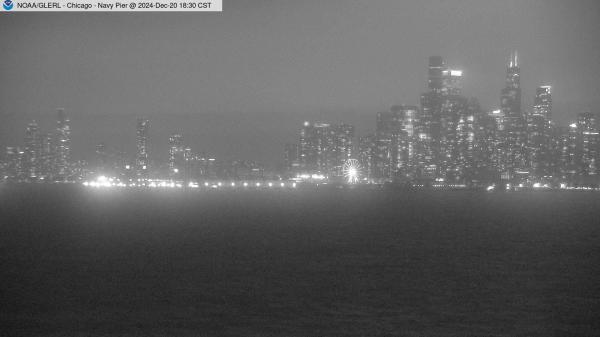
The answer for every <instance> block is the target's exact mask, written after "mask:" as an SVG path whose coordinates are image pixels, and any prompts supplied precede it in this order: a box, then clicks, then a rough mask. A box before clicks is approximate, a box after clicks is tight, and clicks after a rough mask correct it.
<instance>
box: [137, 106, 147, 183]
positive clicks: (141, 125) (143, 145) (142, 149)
mask: <svg viewBox="0 0 600 337" xmlns="http://www.w3.org/2000/svg"><path fill="white" fill-rule="evenodd" d="M149 123H150V122H149V121H148V120H147V119H145V118H138V119H137V128H136V143H137V154H136V160H135V165H136V173H137V177H138V179H147V178H148V172H149V170H150V164H149V162H148V127H149Z"/></svg>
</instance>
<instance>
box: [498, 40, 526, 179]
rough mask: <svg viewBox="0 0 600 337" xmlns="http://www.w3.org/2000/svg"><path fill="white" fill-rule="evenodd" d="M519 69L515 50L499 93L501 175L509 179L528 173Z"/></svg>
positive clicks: (521, 176)
mask: <svg viewBox="0 0 600 337" xmlns="http://www.w3.org/2000/svg"><path fill="white" fill-rule="evenodd" d="M520 74H521V70H520V68H519V60H518V55H517V52H516V51H515V52H514V53H513V54H511V57H510V60H509V62H508V66H507V69H506V86H505V87H504V88H503V89H502V91H501V93H500V107H501V110H502V113H503V114H504V121H505V132H504V135H503V136H504V137H503V138H504V139H503V141H504V144H503V145H504V146H503V147H504V153H503V162H504V163H505V165H506V169H505V172H502V177H503V179H505V180H509V181H514V182H516V181H519V180H521V179H522V178H523V176H525V175H527V174H528V171H527V170H526V166H527V165H526V140H527V134H526V125H525V118H524V116H523V113H522V112H521V80H520Z"/></svg>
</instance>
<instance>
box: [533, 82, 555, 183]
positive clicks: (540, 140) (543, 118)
mask: <svg viewBox="0 0 600 337" xmlns="http://www.w3.org/2000/svg"><path fill="white" fill-rule="evenodd" d="M551 136H552V96H551V87H550V86H541V87H538V88H537V90H536V94H535V99H534V105H533V111H532V112H531V113H530V114H528V115H527V147H528V156H527V158H528V160H529V168H530V172H531V177H532V178H533V179H536V180H540V179H545V178H546V179H547V178H549V177H550V176H551V175H552V172H551V167H552V163H551V161H552V160H551V158H552V157H551V155H552V153H551Z"/></svg>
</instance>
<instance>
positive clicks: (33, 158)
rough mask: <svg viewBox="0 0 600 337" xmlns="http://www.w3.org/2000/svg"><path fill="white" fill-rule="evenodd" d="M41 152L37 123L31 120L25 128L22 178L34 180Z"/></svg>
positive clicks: (38, 172) (37, 175) (39, 163)
mask: <svg viewBox="0 0 600 337" xmlns="http://www.w3.org/2000/svg"><path fill="white" fill-rule="evenodd" d="M41 152H42V151H41V142H40V137H39V134H38V125H37V123H36V122H35V121H33V122H31V123H29V124H28V125H27V129H26V130H25V155H24V162H23V169H24V171H25V172H24V173H25V176H24V177H23V179H25V180H29V181H35V180H37V178H38V177H39V176H40V171H41V160H40V156H41Z"/></svg>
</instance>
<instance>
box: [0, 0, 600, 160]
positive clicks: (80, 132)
mask: <svg viewBox="0 0 600 337" xmlns="http://www.w3.org/2000/svg"><path fill="white" fill-rule="evenodd" d="M0 31H1V32H2V37H0V41H1V43H2V48H1V49H0V59H2V62H1V63H0V78H1V79H2V80H1V82H0V83H1V84H2V90H0V102H2V103H1V104H0V125H1V127H0V146H1V148H2V149H4V148H5V147H6V146H9V145H20V144H22V141H23V135H24V130H25V126H26V124H27V123H28V122H29V121H30V120H31V119H36V120H38V122H39V123H40V127H41V129H42V131H44V130H47V131H50V130H51V128H53V127H54V124H53V123H54V120H55V109H56V108H59V107H64V108H65V109H66V111H67V113H68V114H69V117H70V118H71V120H72V124H73V151H74V157H75V158H84V159H89V158H88V157H85V156H86V155H87V154H89V153H92V152H93V147H94V145H95V144H96V143H99V142H105V143H106V144H107V145H108V146H109V147H116V148H120V149H123V150H126V151H127V152H128V153H129V154H130V155H133V149H134V147H135V143H134V138H135V117H137V116H146V117H148V118H149V119H150V120H151V127H150V141H151V146H152V147H151V151H152V152H151V156H152V157H154V158H157V157H158V158H161V159H164V158H165V157H166V149H167V143H168V138H167V137H168V135H169V134H171V133H174V132H181V133H183V135H184V136H185V138H186V142H187V143H188V144H189V145H190V146H191V147H192V148H193V149H194V150H196V151H206V152H208V153H211V154H214V155H215V156H218V157H222V158H224V159H232V158H240V159H257V160H259V161H263V162H265V163H266V164H269V165H274V164H276V163H278V162H280V161H282V157H283V143H285V142H293V141H297V138H298V129H299V128H300V127H301V122H302V121H303V120H305V119H311V120H325V121H332V122H345V123H350V124H355V125H356V127H357V135H358V136H361V135H364V134H366V133H368V132H372V131H373V130H374V125H375V114H376V112H378V111H381V110H387V109H388V108H389V107H390V106H391V105H394V104H408V105H419V95H420V93H422V92H425V91H426V88H427V58H428V57H429V56H431V55H440V56H442V57H444V59H445V60H446V62H447V64H449V65H450V66H452V67H456V68H460V69H462V70H463V71H464V89H463V94H464V95H465V96H467V97H476V98H478V99H479V101H480V102H481V105H482V107H483V108H484V109H492V108H495V107H498V106H499V103H500V97H499V96H500V90H501V88H502V87H503V86H504V79H505V72H506V63H507V61H508V57H509V55H510V52H511V51H512V50H515V49H516V50H518V51H519V56H520V66H521V80H522V81H521V84H522V88H523V110H530V109H531V105H532V102H533V96H534V93H535V88H536V86H538V85H551V86H552V88H553V89H552V98H553V104H554V108H553V115H554V120H555V121H557V122H558V123H560V124H565V123H566V122H567V121H568V120H569V119H571V118H573V117H574V115H575V114H576V113H578V112H581V111H584V110H589V111H592V112H595V113H597V112H598V111H599V109H598V107H599V106H600V98H599V97H600V87H599V86H598V78H600V63H599V62H598V60H600V43H599V42H598V38H597V36H596V35H597V34H598V32H599V31H600V5H598V4H597V3H596V2H595V1H562V2H560V1H423V2H412V3H404V2H401V1H392V0H390V1H387V0H385V1H383V0H382V1H341V0H340V1H337V0H333V1H262V0H261V1H233V0H223V12H222V13H177V14H173V13H148V14H146V13H143V14H142V13H135V14H133V13H119V14H116V13H110V14H108V13H89V14H81V13H77V14H75V13H10V14H3V15H2V16H1V17H0Z"/></svg>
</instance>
